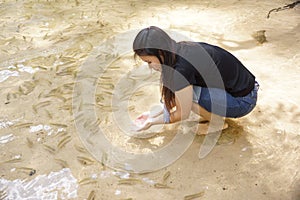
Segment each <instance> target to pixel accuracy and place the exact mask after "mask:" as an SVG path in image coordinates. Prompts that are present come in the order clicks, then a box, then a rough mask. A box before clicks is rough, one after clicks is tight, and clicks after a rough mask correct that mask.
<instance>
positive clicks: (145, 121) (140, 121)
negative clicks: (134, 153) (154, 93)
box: [134, 112, 152, 132]
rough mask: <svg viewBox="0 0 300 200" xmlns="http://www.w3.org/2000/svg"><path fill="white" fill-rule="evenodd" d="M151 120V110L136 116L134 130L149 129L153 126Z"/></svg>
mask: <svg viewBox="0 0 300 200" xmlns="http://www.w3.org/2000/svg"><path fill="white" fill-rule="evenodd" d="M151 122H152V119H151V117H150V113H149V112H144V113H143V114H141V115H140V116H138V117H137V118H136V120H134V125H135V127H134V130H135V131H138V132H139V131H143V130H147V129H149V128H150V127H151V125H152V124H151Z"/></svg>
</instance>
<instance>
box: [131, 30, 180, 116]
mask: <svg viewBox="0 0 300 200" xmlns="http://www.w3.org/2000/svg"><path fill="white" fill-rule="evenodd" d="M133 50H134V53H135V57H136V55H138V56H156V57H157V58H158V60H159V61H160V63H161V65H162V72H161V82H160V83H161V95H162V99H163V100H164V103H165V105H166V107H167V109H168V111H169V112H170V110H171V109H172V108H173V107H174V106H176V103H175V94H174V92H173V91H172V84H173V74H172V72H173V70H172V69H173V68H174V65H175V63H176V42H175V41H174V40H173V39H171V38H170V36H169V35H168V34H167V33H166V32H164V31H163V30H161V29H160V28H158V27H155V26H150V27H148V28H145V29H143V30H141V31H140V32H139V33H138V34H137V36H136V37H135V39H134V42H133ZM161 56H162V57H163V59H161Z"/></svg>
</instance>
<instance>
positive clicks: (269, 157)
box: [0, 0, 300, 200]
mask: <svg viewBox="0 0 300 200" xmlns="http://www.w3.org/2000/svg"><path fill="white" fill-rule="evenodd" d="M286 3H287V2H285V1H282V0H276V1H272V2H270V1H260V2H250V1H249V2H244V1H234V0H231V1H224V0H216V1H199V2H197V3H196V2H194V1H185V2H184V3H183V2H180V1H171V2H165V3H164V2H161V1H151V2H149V1H130V2H127V1H112V2H111V1H104V2H103V1H93V0H90V1H80V0H78V1H70V2H69V1H68V2H67V1H66V2H62V1H34V3H33V2H20V1H18V2H15V1H2V2H1V3H0V13H1V19H0V26H1V30H2V31H1V33H0V51H1V54H0V66H1V68H0V87H1V90H0V103H1V106H0V112H1V113H2V114H1V116H0V149H1V154H0V175H1V178H0V190H4V191H5V190H6V196H7V197H6V199H15V197H13V192H14V191H15V193H14V194H15V195H16V196H18V197H19V198H21V199H26V198H29V197H36V199H39V198H41V196H44V197H46V196H47V197H48V198H49V199H87V198H88V197H90V199H92V196H93V195H94V196H95V199H105V200H106V199H116V200H118V199H130V198H132V199H145V200H147V199H166V200H168V199H184V197H185V196H186V195H191V194H195V193H200V192H202V193H201V195H199V196H202V197H198V199H261V200H264V199H266V200H267V199H278V200H279V199H285V200H298V199H300V192H299V191H300V174H299V165H300V156H299V155H300V149H299V143H300V133H299V130H300V126H299V122H300V108H299V104H300V100H299V99H300V93H299V85H300V79H299V74H300V73H299V72H300V68H299V66H300V54H299V49H300V42H299V41H300V35H299V32H300V27H299V21H300V15H299V9H300V7H299V5H298V6H296V7H295V8H293V9H288V10H283V11H280V12H273V13H271V15H270V18H268V19H267V18H266V16H267V14H268V11H269V10H271V9H273V8H277V7H281V6H284V5H285V4H286ZM288 3H289V2H288ZM149 25H156V26H159V27H161V28H163V29H168V30H172V31H174V32H178V33H179V34H181V35H184V36H185V37H187V38H191V39H192V40H194V41H203V42H208V43H211V44H215V45H219V46H221V47H223V48H225V49H227V50H229V51H230V52H232V53H233V54H234V55H236V56H237V57H238V58H239V59H240V60H241V61H242V62H243V63H244V64H245V66H247V68H248V69H249V70H250V71H252V72H253V73H254V74H255V75H256V77H257V80H258V81H259V83H260V90H259V100H258V105H257V107H256V108H255V110H254V111H253V112H252V113H250V114H249V115H247V116H245V117H243V118H240V119H230V120H228V123H229V128H228V129H226V130H225V131H223V133H222V135H221V137H220V138H219V140H218V143H217V145H216V146H215V148H214V149H213V151H212V152H211V153H210V154H209V155H208V156H206V157H205V158H204V159H199V158H198V152H199V148H200V146H201V144H203V140H204V136H196V137H195V139H194V141H193V143H192V145H191V146H190V147H189V148H188V150H187V151H186V152H185V153H184V154H183V155H182V156H181V157H180V158H179V159H178V160H177V161H175V162H174V163H173V164H171V165H169V166H167V167H165V168H163V169H161V170H158V171H155V172H151V173H146V174H134V173H131V174H129V173H127V172H124V171H120V170H113V169H110V168H109V167H107V166H104V165H102V164H101V162H99V161H97V160H96V159H97V158H94V157H93V155H92V153H91V152H89V151H87V150H86V148H85V147H86V146H85V145H86V143H85V142H86V141H82V138H84V135H81V134H82V133H80V132H78V129H76V123H75V122H76V119H75V118H76V115H75V116H74V109H76V110H80V109H82V107H84V106H89V105H86V104H84V103H80V102H78V104H76V105H74V98H75V102H76V97H77V96H76V95H78V94H77V93H76V90H74V87H76V86H78V85H76V83H77V82H76V81H77V80H78V74H80V71H83V70H84V68H83V66H85V64H86V61H87V60H88V59H89V58H91V57H92V56H91V54H92V53H93V52H95V49H96V48H97V47H98V46H100V45H101V44H102V45H103V43H104V44H106V43H105V41H107V40H108V39H109V38H110V37H111V36H114V35H120V34H121V33H125V32H128V31H131V30H139V29H142V28H144V27H147V26H149ZM259 30H266V32H265V34H266V38H267V42H265V43H263V44H259V43H258V42H257V41H256V40H255V39H254V38H253V37H252V36H251V35H252V34H253V33H254V32H256V31H259ZM127 42H130V41H127ZM125 44H127V43H122V44H110V43H108V44H106V45H107V46H106V47H105V48H102V49H101V50H102V51H103V52H105V53H103V52H102V53H99V52H98V53H99V55H108V57H106V58H103V59H110V58H113V60H114V62H112V63H110V64H109V65H108V66H106V67H105V68H103V71H101V76H100V77H97V79H93V78H91V82H93V81H94V85H95V88H96V90H95V94H96V95H95V102H94V103H95V107H93V108H95V113H96V116H97V121H96V122H92V121H91V122H87V123H90V124H91V123H95V126H99V127H100V128H101V129H102V130H103V132H104V133H105V135H106V137H107V138H108V139H109V140H110V141H111V142H112V143H113V144H115V145H117V146H119V147H120V148H123V149H125V150H126V151H128V152H133V153H141V152H151V151H154V150H156V149H158V148H161V147H163V146H164V145H166V144H167V143H168V142H169V141H171V140H172V138H173V137H174V134H175V133H176V132H175V131H174V130H176V127H178V125H172V126H168V127H163V129H162V130H163V131H161V132H162V133H161V134H159V135H158V136H156V137H154V138H151V139H144V140H140V139H133V138H130V137H129V136H127V135H125V134H123V132H122V127H120V126H118V123H120V121H118V122H117V121H116V118H115V116H114V112H115V111H117V110H119V109H124V107H121V106H120V105H121V104H117V103H112V102H114V101H113V100H112V94H116V96H118V95H119V97H120V98H122V95H125V97H123V100H124V102H125V103H126V102H127V104H126V105H127V107H126V109H127V110H128V113H129V116H130V118H134V117H136V116H137V115H138V114H139V113H140V112H143V111H145V110H147V109H149V108H150V107H151V106H153V105H155V104H156V102H157V101H159V87H158V81H159V75H158V74H157V73H152V74H151V72H150V70H147V69H144V68H143V67H140V66H139V65H136V64H135V62H134V60H133V57H132V55H133V54H132V52H124V54H123V55H118V54H114V52H115V51H114V49H116V48H118V46H122V45H125ZM130 48H131V46H130V47H128V49H130ZM96 50H97V49H96ZM97 55H98V54H97ZM98 58H99V57H98ZM94 61H95V62H96V60H94ZM88 64H89V63H88ZM92 64H95V63H91V65H92ZM96 64H98V63H96ZM101 67H103V66H101V63H100V64H99V68H101ZM97 69H98V68H97ZM124 79H125V80H127V81H126V82H125V84H122V83H123V82H121V80H124ZM139 80H147V83H153V84H150V85H149V84H146V85H144V86H143V87H140V88H137V89H136V90H134V91H130V90H128V89H130V88H134V86H136V85H137V82H138V81H139ZM156 81H157V84H155V83H156ZM120 83H121V84H120ZM127 90H128V91H129V93H130V95H129V96H127V97H126V92H125V91H127ZM72 103H73V104H72ZM122 105H123V104H122ZM77 117H78V116H77ZM77 119H79V120H80V118H79V117H78V118H77ZM117 119H119V118H117ZM120 120H121V121H122V120H123V119H120ZM124 122H126V120H125V121H124ZM195 124H196V122H195V121H192V122H191V127H192V126H195ZM94 147H95V148H97V145H95V146H94ZM168 171H169V172H170V176H169V178H167V179H166V181H165V184H166V185H167V186H168V188H159V187H157V185H155V183H162V182H163V176H164V175H165V174H166V172H168ZM128 177H131V178H134V179H133V180H134V181H133V182H130V184H124V182H122V180H126V178H128ZM59 180H60V181H61V182H59ZM21 181H25V182H23V183H22V182H21ZM38 186H39V187H38ZM37 188H39V189H37ZM35 190H37V191H35ZM92 191H94V192H92ZM1 195H2V196H1ZM4 196H5V194H4V193H0V197H4ZM4 199H5V198H4Z"/></svg>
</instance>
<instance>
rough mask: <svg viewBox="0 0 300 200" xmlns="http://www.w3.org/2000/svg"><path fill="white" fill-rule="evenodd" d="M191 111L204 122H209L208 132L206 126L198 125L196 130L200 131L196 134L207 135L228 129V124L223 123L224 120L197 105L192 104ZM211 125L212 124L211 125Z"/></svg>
mask: <svg viewBox="0 0 300 200" xmlns="http://www.w3.org/2000/svg"><path fill="white" fill-rule="evenodd" d="M192 111H193V112H194V113H196V114H198V115H200V116H201V117H203V118H204V119H205V120H207V121H209V122H211V123H210V126H211V127H210V130H208V125H202V127H201V125H199V127H198V130H199V129H200V131H198V133H197V134H199V135H202V134H207V133H208V132H215V131H218V130H220V127H222V124H223V127H222V128H221V130H223V129H226V128H228V124H227V123H225V122H224V120H225V118H224V117H222V116H219V115H216V114H213V113H210V112H208V111H207V110H205V109H204V108H203V107H201V106H200V105H199V104H197V103H193V105H192ZM212 123H213V124H212Z"/></svg>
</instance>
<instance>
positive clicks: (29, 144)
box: [26, 137, 33, 148]
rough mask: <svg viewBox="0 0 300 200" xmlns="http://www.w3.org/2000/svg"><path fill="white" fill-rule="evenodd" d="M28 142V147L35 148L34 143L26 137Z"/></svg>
mask: <svg viewBox="0 0 300 200" xmlns="http://www.w3.org/2000/svg"><path fill="white" fill-rule="evenodd" d="M26 141H27V146H28V147H29V148H32V147H33V142H32V141H31V140H30V139H29V138H28V137H26Z"/></svg>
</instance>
